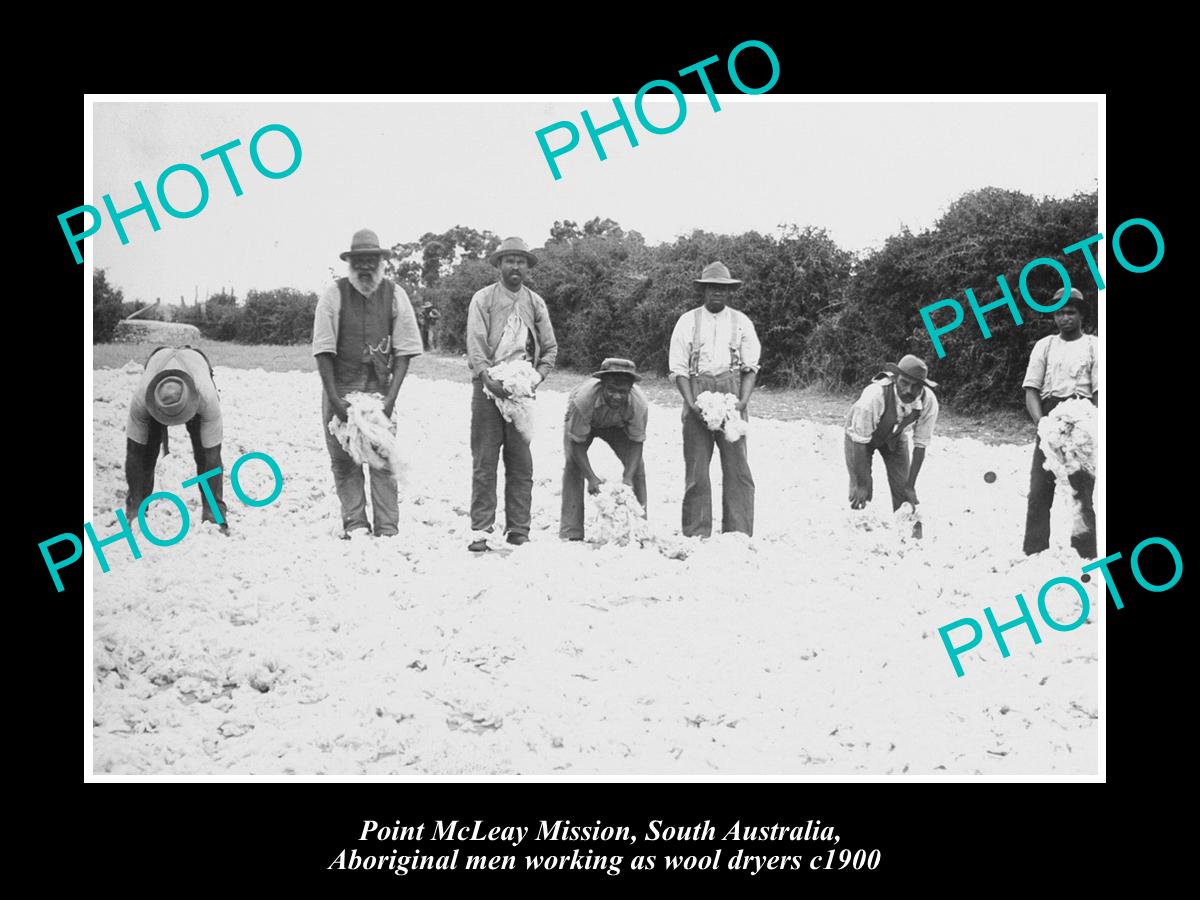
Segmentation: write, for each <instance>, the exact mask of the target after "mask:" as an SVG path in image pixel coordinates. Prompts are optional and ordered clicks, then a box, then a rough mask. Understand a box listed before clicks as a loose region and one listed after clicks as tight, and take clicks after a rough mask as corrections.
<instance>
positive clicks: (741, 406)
mask: <svg viewBox="0 0 1200 900" xmlns="http://www.w3.org/2000/svg"><path fill="white" fill-rule="evenodd" d="M749 405H750V400H749V399H746V400H739V401H738V402H737V411H738V412H739V413H741V414H742V415H745V414H746V407H748V406H749Z"/></svg>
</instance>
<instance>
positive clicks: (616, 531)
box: [588, 481, 651, 547]
mask: <svg viewBox="0 0 1200 900" xmlns="http://www.w3.org/2000/svg"><path fill="white" fill-rule="evenodd" d="M595 510H596V518H595V522H594V523H593V524H592V525H591V527H590V528H589V529H588V534H590V535H591V541H592V542H593V543H597V544H616V545H617V546H618V547H624V546H626V545H628V544H631V543H638V544H642V543H643V542H645V541H648V540H649V539H650V537H651V535H650V527H649V525H648V523H647V522H646V518H645V515H644V514H643V510H642V505H641V504H640V503H638V501H637V497H636V496H635V495H634V493H633V488H631V487H630V486H629V485H627V484H625V483H624V482H611V481H610V482H605V483H604V484H602V485H601V486H600V493H599V494H597V495H596V503H595Z"/></svg>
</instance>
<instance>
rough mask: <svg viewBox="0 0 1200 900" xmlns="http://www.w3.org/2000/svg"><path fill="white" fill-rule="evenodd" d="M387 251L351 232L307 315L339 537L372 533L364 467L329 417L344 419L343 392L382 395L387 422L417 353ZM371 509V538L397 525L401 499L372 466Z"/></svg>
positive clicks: (370, 235) (411, 317)
mask: <svg viewBox="0 0 1200 900" xmlns="http://www.w3.org/2000/svg"><path fill="white" fill-rule="evenodd" d="M391 255H392V251H391V250H386V249H384V248H382V247H380V246H379V238H378V237H377V236H376V234H375V232H373V231H370V230H368V229H365V228H364V229H363V230H361V231H358V232H356V233H355V235H354V238H353V239H352V241H351V242H350V249H349V250H347V251H346V252H345V253H342V254H341V259H342V260H344V261H348V262H349V269H348V271H347V273H346V275H345V276H344V277H342V278H339V279H338V280H337V281H336V282H335V283H334V284H332V285H330V287H329V288H328V289H327V290H326V291H325V293H324V294H323V295H322V296H321V299H320V300H319V301H318V302H317V309H316V314H315V316H314V318H313V338H312V352H313V356H315V357H316V358H317V371H319V372H320V374H321V386H322V388H323V391H322V395H321V426H322V427H321V430H322V432H324V434H325V446H326V448H327V449H328V450H329V458H330V461H331V464H332V467H333V481H334V485H335V486H336V488H337V495H338V500H339V501H340V502H341V506H342V537H343V538H344V539H346V540H353V539H355V538H358V537H361V536H363V535H366V534H370V533H371V523H370V522H368V520H367V497H366V493H365V491H364V484H365V482H364V480H363V464H361V463H356V462H355V461H354V458H353V457H352V456H351V455H350V454H349V453H347V452H346V451H345V450H344V449H343V448H342V445H341V444H339V443H338V441H337V438H335V437H334V436H333V435H332V434H330V432H329V428H328V424H329V420H330V419H331V418H332V417H333V416H335V415H336V416H337V417H338V418H339V419H341V420H343V421H345V420H346V416H347V414H348V412H349V407H348V406H347V405H346V395H347V394H349V393H351V392H352V391H362V392H364V393H379V394H382V395H383V414H384V415H385V416H387V417H388V418H389V419H390V418H391V417H392V410H393V409H394V408H395V406H396V397H397V395H398V394H399V393H400V385H401V384H403V383H404V376H405V375H407V374H408V361H409V360H410V359H412V358H413V357H414V356H419V355H420V353H421V334H420V331H419V330H418V328H417V317H416V314H415V313H414V312H413V308H412V303H411V302H410V301H409V299H408V294H407V293H405V290H404V288H402V287H400V286H399V285H397V284H394V283H393V282H392V281H391V280H390V279H388V278H386V277H385V276H384V273H383V263H384V260H385V259H388V258H389V257H390V256H391ZM370 471H371V512H372V517H373V519H374V533H375V535H376V536H377V537H392V536H394V535H395V534H396V533H397V532H398V530H399V524H400V496H399V491H398V489H397V487H396V477H395V475H393V474H392V473H391V472H389V471H386V470H384V469H379V468H373V467H372V468H371V469H370Z"/></svg>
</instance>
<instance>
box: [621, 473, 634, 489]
mask: <svg viewBox="0 0 1200 900" xmlns="http://www.w3.org/2000/svg"><path fill="white" fill-rule="evenodd" d="M621 484H627V485H629V487H633V476H632V475H625V476H623V477H622V478H621Z"/></svg>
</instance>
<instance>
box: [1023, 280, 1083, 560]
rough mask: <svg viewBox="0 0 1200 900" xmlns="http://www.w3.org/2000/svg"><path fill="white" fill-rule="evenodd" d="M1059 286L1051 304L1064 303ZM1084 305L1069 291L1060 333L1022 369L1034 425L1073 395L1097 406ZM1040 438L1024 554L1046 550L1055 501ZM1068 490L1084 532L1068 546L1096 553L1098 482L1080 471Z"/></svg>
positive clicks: (1058, 317)
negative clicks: (1072, 493)
mask: <svg viewBox="0 0 1200 900" xmlns="http://www.w3.org/2000/svg"><path fill="white" fill-rule="evenodd" d="M1062 295H1063V290H1062V288H1059V290H1058V292H1057V293H1056V294H1055V295H1054V300H1055V301H1057V300H1060V299H1062ZM1087 309H1088V307H1087V303H1086V301H1084V299H1083V294H1081V293H1080V292H1079V289H1078V288H1071V295H1070V297H1068V298H1067V302H1066V303H1064V304H1063V305H1062V306H1061V307H1059V308H1058V309H1057V310H1055V311H1054V324H1055V325H1056V326H1058V334H1051V335H1047V336H1046V337H1044V338H1042V339H1041V340H1040V341H1038V342H1037V343H1036V344H1034V345H1033V351H1032V352H1031V353H1030V354H1029V368H1028V369H1026V371H1025V381H1024V385H1023V386H1024V388H1025V409H1026V410H1027V411H1028V412H1029V418H1031V419H1033V424H1034V425H1035V426H1036V425H1037V424H1038V422H1040V421H1041V420H1042V417H1043V416H1045V415H1047V414H1049V412H1050V411H1051V410H1052V409H1054V407H1056V406H1057V405H1058V404H1059V403H1061V402H1062V401H1064V400H1069V399H1071V398H1072V397H1080V398H1083V399H1085V400H1091V401H1092V403H1093V404H1098V403H1099V402H1100V380H1099V365H1098V357H1099V354H1098V353H1097V349H1098V341H1097V340H1096V336H1095V335H1094V334H1084V332H1083V321H1084V317H1085V315H1086V314H1087ZM1045 461H1046V454H1045V453H1043V452H1042V444H1041V439H1040V438H1039V439H1037V440H1035V442H1034V445H1033V468H1032V470H1031V471H1030V474H1029V504H1028V507H1027V509H1026V513H1025V543H1024V550H1025V553H1026V554H1027V555H1028V554H1033V553H1040V552H1041V551H1043V550H1045V549H1046V548H1048V547H1049V546H1050V507H1051V505H1052V504H1053V503H1054V476H1053V475H1051V474H1050V473H1049V472H1047V471H1046V469H1045V467H1044V466H1043V463H1045ZM1070 483H1071V487H1073V488H1074V489H1075V493H1076V496H1077V497H1078V498H1079V504H1080V512H1081V515H1082V519H1083V524H1084V526H1085V530H1084V531H1083V532H1082V533H1081V534H1073V535H1071V546H1072V547H1074V548H1075V550H1076V552H1078V553H1079V555H1080V556H1082V557H1083V558H1084V559H1092V558H1093V557H1095V555H1096V511H1095V508H1094V507H1093V505H1092V492H1093V491H1094V490H1095V487H1096V479H1095V477H1094V476H1092V475H1089V474H1088V473H1087V472H1084V471H1082V470H1081V471H1079V472H1075V473H1073V474H1072V475H1071V476H1070Z"/></svg>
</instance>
